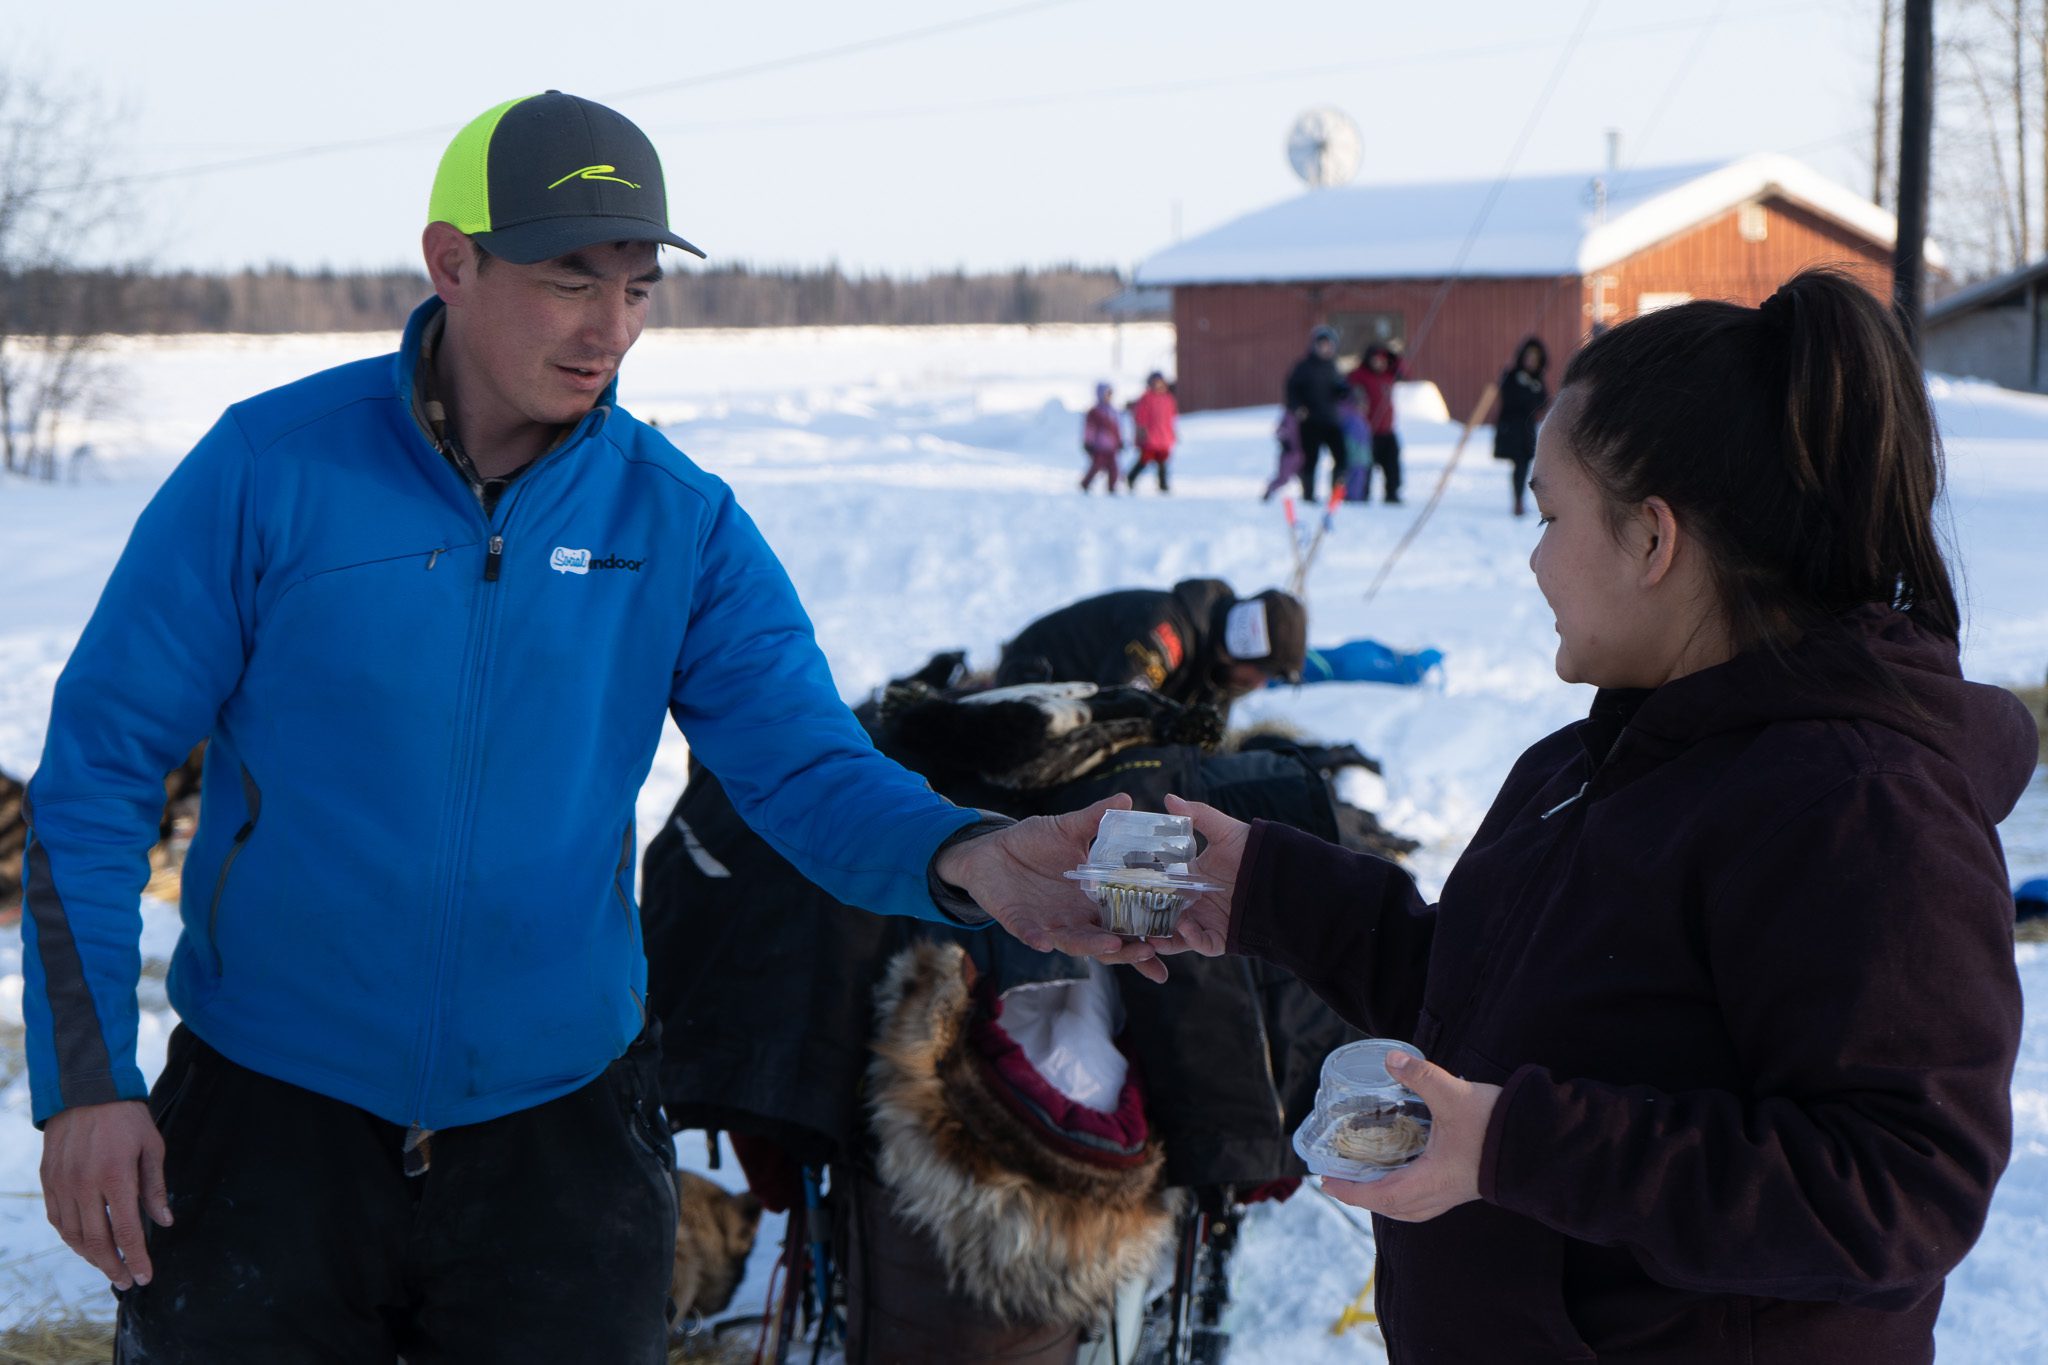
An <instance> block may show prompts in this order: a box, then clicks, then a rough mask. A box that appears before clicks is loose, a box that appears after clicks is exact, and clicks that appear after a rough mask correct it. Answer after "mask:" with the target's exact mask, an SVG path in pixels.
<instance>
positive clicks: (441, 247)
mask: <svg viewBox="0 0 2048 1365" xmlns="http://www.w3.org/2000/svg"><path fill="white" fill-rule="evenodd" d="M420 253H421V254H422V255H423V256H425V257H426V261H427V278H428V279H430V280H432V281H433V282H434V292H435V293H436V294H439V295H440V296H441V302H443V303H447V304H454V303H459V302H460V301H461V297H462V291H463V289H464V287H465V286H467V285H468V284H469V282H470V281H472V280H474V279H475V278H476V264H477V263H476V247H475V245H474V244H472V243H471V242H470V240H469V237H468V235H467V234H466V233H464V232H462V231H461V230H460V229H458V228H457V227H456V226H455V225H454V224H453V223H429V224H427V230H426V231H425V232H423V233H421V234H420Z"/></svg>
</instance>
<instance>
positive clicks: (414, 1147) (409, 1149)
mask: <svg viewBox="0 0 2048 1365" xmlns="http://www.w3.org/2000/svg"><path fill="white" fill-rule="evenodd" d="M433 1143H434V1130H433V1129H431V1128H422V1127H420V1126H419V1125H418V1124H417V1123H415V1124H414V1125H413V1126H412V1127H410V1128H408V1129H406V1130H405V1149H404V1156H405V1173H406V1175H407V1176H408V1177H410V1176H417V1175H425V1174H426V1173H427V1168H428V1167H429V1166H431V1165H433V1164H434V1146H433Z"/></svg>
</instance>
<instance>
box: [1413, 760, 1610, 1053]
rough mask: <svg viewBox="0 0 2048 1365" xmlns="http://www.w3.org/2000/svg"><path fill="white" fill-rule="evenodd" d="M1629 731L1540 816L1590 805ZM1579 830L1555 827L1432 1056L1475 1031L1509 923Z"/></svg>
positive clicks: (1539, 889)
mask: <svg viewBox="0 0 2048 1365" xmlns="http://www.w3.org/2000/svg"><path fill="white" fill-rule="evenodd" d="M1627 733H1628V731H1627V729H1626V728H1625V727H1624V729H1623V731H1622V733H1621V734H1619V735H1616V736H1615V737H1614V743H1613V744H1611V745H1609V746H1608V749H1607V753H1606V754H1605V755H1604V756H1603V757H1602V758H1601V759H1600V761H1599V762H1598V763H1595V764H1594V765H1593V770H1592V771H1591V772H1590V773H1588V774H1587V775H1586V780H1585V781H1583V782H1581V783H1580V784H1579V789H1578V790H1577V791H1575V792H1573V793H1572V794H1571V795H1570V796H1567V797H1566V798H1565V799H1564V800H1562V801H1560V802H1558V803H1557V804H1556V805H1554V806H1552V807H1551V808H1550V809H1548V810H1546V811H1544V812H1543V813H1542V814H1540V815H1538V816H1537V817H1536V818H1537V819H1538V820H1541V821H1546V822H1547V821H1548V820H1549V819H1550V817H1551V816H1553V815H1556V814H1557V813H1558V812H1560V811H1562V810H1565V809H1566V808H1568V807H1576V809H1575V810H1574V811H1573V814H1574V815H1575V816H1576V815H1578V814H1580V813H1581V812H1583V811H1584V810H1585V808H1586V807H1585V804H1584V802H1585V798H1586V794H1587V793H1588V792H1590V791H1591V790H1592V788H1593V783H1594V782H1596V781H1598V780H1599V777H1600V774H1601V773H1602V772H1604V771H1605V770H1606V768H1607V765H1608V764H1609V763H1611V762H1613V760H1614V756H1615V754H1617V753H1619V752H1620V750H1621V744H1622V740H1623V738H1624V737H1626V735H1627ZM1576 834H1577V826H1576V825H1575V824H1573V822H1571V821H1567V822H1565V824H1564V825H1562V826H1560V827H1558V828H1557V829H1556V830H1555V831H1554V833H1553V834H1552V837H1551V840H1550V845H1549V847H1547V848H1545V849H1544V850H1543V857H1542V859H1541V860H1540V861H1539V862H1538V863H1537V864H1536V870H1535V872H1534V873H1532V874H1531V875H1530V876H1529V877H1528V878H1527V879H1526V880H1524V881H1523V883H1522V885H1523V887H1524V888H1525V889H1524V892H1523V894H1522V895H1521V896H1520V897H1518V898H1517V899H1516V902H1515V904H1514V905H1513V906H1512V907H1511V908H1509V909H1507V910H1504V911H1503V912H1502V913H1501V914H1500V916H1499V917H1498V918H1497V919H1496V920H1495V921H1494V923H1493V924H1492V925H1491V926H1490V927H1489V931H1488V933H1487V939H1486V944H1485V946H1484V947H1483V948H1482V949H1481V952H1480V957H1479V965H1478V967H1477V968H1476V969H1475V970H1474V971H1473V974H1472V985H1471V988H1470V989H1469V990H1467V991H1466V993H1465V998H1464V1000H1463V1001H1462V1002H1460V1005H1459V1010H1458V1014H1459V1018H1458V1020H1457V1027H1456V1029H1455V1031H1453V1029H1452V1028H1451V1026H1450V1021H1448V1020H1447V1021H1446V1024H1445V1029H1444V1035H1443V1037H1442V1038H1440V1039H1438V1042H1437V1052H1438V1056H1437V1058H1434V1059H1432V1060H1438V1061H1441V1062H1443V1063H1445V1064H1447V1065H1448V1064H1449V1063H1451V1062H1452V1061H1453V1060H1454V1059H1455V1058H1456V1056H1457V1051H1456V1049H1457V1048H1458V1047H1462V1046H1463V1045H1464V1042H1465V1039H1466V1038H1467V1037H1469V1036H1470V1035H1471V1032H1472V1025H1473V1022H1474V1020H1475V1019H1476V1017H1477V1016H1478V1015H1479V1014H1480V1013H1481V1012H1482V1011H1483V1010H1484V1008H1485V1004H1484V1002H1485V997H1486V983H1487V981H1488V980H1489V979H1490V978H1491V977H1492V975H1493V965H1494V963H1495V961H1496V960H1498V958H1499V957H1500V947H1501V943H1502V941H1503V939H1504V938H1505V937H1506V935H1507V933H1508V929H1509V927H1510V926H1511V925H1513V924H1514V923H1515V922H1516V921H1518V920H1519V919H1520V918H1521V917H1522V916H1523V915H1524V914H1526V913H1528V911H1529V908H1530V905H1531V904H1532V902H1533V900H1534V898H1535V897H1538V896H1541V895H1542V894H1543V888H1544V886H1545V878H1546V876H1547V874H1548V873H1549V871H1550V868H1551V864H1552V863H1554V862H1555V861H1556V859H1557V855H1558V852H1559V851H1560V850H1561V849H1563V848H1564V847H1565V845H1566V844H1567V843H1569V842H1570V840H1571V839H1572V838H1573V837H1575V835H1576Z"/></svg>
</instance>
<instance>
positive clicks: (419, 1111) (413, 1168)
mask: <svg viewBox="0 0 2048 1365" xmlns="http://www.w3.org/2000/svg"><path fill="white" fill-rule="evenodd" d="M520 491H521V490H520V489H514V490H513V492H512V495H511V496H510V497H508V498H506V499H505V500H504V502H502V503H500V504H499V507H498V512H499V518H498V519H486V521H485V529H487V530H489V531H490V532H491V536H490V541H489V547H488V550H487V552H486V553H485V556H484V572H483V581H484V582H485V583H487V584H489V583H496V582H497V581H498V575H499V568H500V565H501V564H502V562H503V559H504V552H505V537H504V535H503V534H502V533H501V532H500V531H498V530H497V528H496V526H494V525H493V524H492V520H498V521H499V522H500V524H509V523H510V522H511V519H512V513H513V511H514V510H515V509H516V507H517V506H518V503H519V493H520ZM477 514H478V515H479V516H482V515H483V508H482V507H481V506H478V508H477ZM497 601H498V594H497V593H496V592H495V591H491V590H489V589H484V590H480V591H478V592H477V594H476V596H475V600H474V603H473V605H472V606H471V608H470V650H469V657H468V659H467V661H466V663H465V666H464V670H463V685H462V708H463V710H462V714H463V722H464V723H463V728H462V734H461V739H460V743H459V745H458V746H457V750H456V757H455V762H454V764H453V779H454V786H453V789H452V790H453V793H454V794H455V796H456V799H457V800H458V801H459V803H460V805H459V809H458V811H457V814H456V818H455V820H454V825H453V828H452V829H451V830H450V832H449V835H448V838H447V840H446V841H445V842H444V843H443V844H442V858H443V860H444V861H443V874H442V875H443V877H444V879H445V880H444V882H443V890H442V892H441V898H440V899H441V913H440V915H439V917H438V919H437V921H436V925H435V928H436V931H437V932H436V934H435V938H434V950H433V962H434V970H433V978H432V987H431V989H430V990H429V991H428V992H427V997H426V1017H425V1018H424V1019H422V1020H421V1022H420V1042H419V1049H418V1056H419V1062H418V1067H419V1071H418V1074H417V1075H416V1076H415V1077H414V1079H413V1098H412V1103H411V1105H410V1106H408V1107H409V1109H410V1111H411V1113H412V1116H413V1117H412V1122H411V1123H410V1124H409V1125H408V1126H407V1128H406V1133H405V1141H404V1146H403V1149H402V1150H403V1156H404V1167H405V1173H406V1174H407V1175H409V1176H417V1175H424V1174H425V1173H426V1172H427V1169H428V1167H429V1165H430V1164H431V1160H432V1150H433V1149H432V1146H431V1141H432V1138H433V1135H434V1130H433V1129H431V1128H428V1127H427V1126H426V1125H425V1119H426V1107H427V1089H428V1085H429V1083H430V1082H431V1080H432V1077H433V1074H434V1059H435V1053H436V1050H437V1046H436V1045H437V1044H438V1042H439V1035H440V1030H439V1029H438V1028H437V1027H436V1016H437V1014H438V1012H439V1011H440V1008H441V993H442V991H443V990H444V989H445V987H446V985H447V975H448V946H449V943H450V941H451V940H453V939H454V938H455V937H456V934H455V921H456V918H457V914H458V910H459V905H458V900H459V896H460V892H459V891H458V889H457V888H458V887H459V886H460V885H461V878H460V876H459V875H458V873H459V867H460V863H461V861H462V858H463V856H464V853H465V851H466V850H467V849H468V847H469V839H470V833H471V823H472V818H473V816H474V813H475V812H474V799H475V795H474V794H475V781H474V778H475V772H474V769H475V767H476V765H477V754H478V751H479V749H480V748H481V745H480V743H479V736H480V732H481V731H482V729H483V725H482V720H483V718H482V716H481V714H480V713H481V711H482V709H483V698H484V693H485V688H484V679H485V677H486V676H487V675H488V674H489V672H490V667H489V662H490V655H491V648H490V646H491V635H492V629H491V628H492V625H493V623H494V622H495V621H496V620H497Z"/></svg>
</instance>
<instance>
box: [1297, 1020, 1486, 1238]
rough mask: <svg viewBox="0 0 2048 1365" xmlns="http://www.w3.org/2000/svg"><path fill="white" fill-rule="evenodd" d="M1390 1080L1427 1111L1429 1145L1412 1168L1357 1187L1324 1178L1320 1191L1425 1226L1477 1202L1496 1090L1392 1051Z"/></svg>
mask: <svg viewBox="0 0 2048 1365" xmlns="http://www.w3.org/2000/svg"><path fill="white" fill-rule="evenodd" d="M1387 1070H1388V1071H1389V1072H1391V1073H1392V1074H1393V1077H1394V1079H1395V1080H1397V1081H1399V1082H1401V1084H1403V1085H1405V1086H1407V1087H1408V1088H1409V1089H1410V1090H1413V1091H1414V1092H1415V1093H1416V1094H1418V1095H1420V1096H1421V1097H1422V1102H1423V1103H1424V1104H1427V1105H1428V1106H1429V1116H1430V1127H1429V1146H1428V1147H1427V1148H1425V1149H1424V1150H1423V1153H1422V1155H1421V1156H1420V1157H1418V1158H1417V1159H1416V1161H1415V1164H1414V1165H1412V1166H1403V1167H1402V1168H1401V1169H1400V1170H1398V1171H1395V1172H1394V1173H1393V1174H1392V1175H1388V1176H1384V1177H1382V1178H1381V1179H1379V1180H1374V1181H1370V1182H1367V1183H1365V1184H1360V1183H1358V1182H1356V1181H1351V1180H1332V1179H1329V1178H1328V1177H1325V1178H1324V1180H1323V1188H1324V1189H1325V1190H1327V1191H1329V1193H1330V1194H1331V1196H1332V1197H1334V1198H1336V1199H1339V1200H1342V1201H1343V1202H1344V1203H1346V1204H1350V1205H1353V1206H1354V1207H1357V1208H1361V1209H1365V1210H1367V1211H1368V1212H1371V1213H1377V1214H1383V1215H1385V1216H1386V1217H1388V1218H1392V1219H1394V1220H1396V1221H1398V1222H1402V1223H1426V1222H1428V1221H1429V1220H1430V1219H1432V1218H1434V1217H1436V1216H1437V1215H1438V1214H1440V1213H1444V1212H1447V1211H1449V1210H1451V1209H1454V1208H1456V1207H1458V1205H1460V1204H1466V1203H1470V1202H1471V1201H1472V1200H1474V1199H1477V1198H1478V1197H1479V1154H1480V1152H1481V1151H1482V1149H1484V1148H1485V1146H1486V1125H1487V1123H1488V1122H1489V1121H1490V1120H1491V1119H1492V1118H1493V1106H1494V1105H1495V1104H1497V1103H1499V1102H1500V1087H1499V1086H1497V1085H1482V1084H1479V1083H1477V1082H1474V1081H1467V1080H1461V1079H1459V1078H1458V1077H1456V1076H1453V1075H1452V1074H1451V1073H1450V1072H1448V1071H1446V1070H1444V1069H1443V1068H1442V1067H1440V1066H1437V1065H1436V1064H1434V1063H1432V1062H1425V1061H1423V1060H1422V1059H1421V1058H1419V1057H1411V1056H1409V1055H1408V1054H1407V1053H1405V1052H1397V1053H1395V1054H1393V1055H1392V1056H1391V1057H1389V1058H1388V1060H1387Z"/></svg>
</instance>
